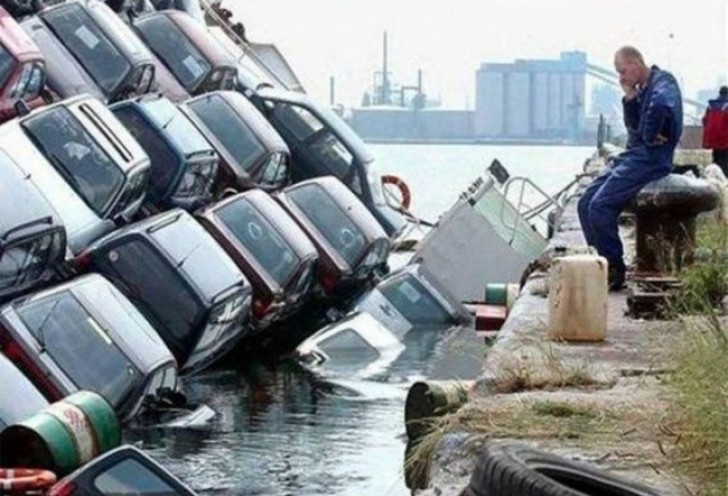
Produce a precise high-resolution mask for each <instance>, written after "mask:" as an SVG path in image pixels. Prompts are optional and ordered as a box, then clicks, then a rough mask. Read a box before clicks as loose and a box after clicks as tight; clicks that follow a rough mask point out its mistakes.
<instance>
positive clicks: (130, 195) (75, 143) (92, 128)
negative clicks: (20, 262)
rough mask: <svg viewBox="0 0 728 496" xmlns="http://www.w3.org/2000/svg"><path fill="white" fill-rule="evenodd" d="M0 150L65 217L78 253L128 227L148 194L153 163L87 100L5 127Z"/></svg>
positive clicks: (1, 130) (119, 126) (62, 104)
mask: <svg viewBox="0 0 728 496" xmlns="http://www.w3.org/2000/svg"><path fill="white" fill-rule="evenodd" d="M0 150H3V151H4V152H5V153H6V154H7V155H8V156H10V157H12V158H13V160H14V161H15V163H16V165H17V166H18V167H19V168H20V169H21V170H22V173H23V175H24V176H25V177H26V178H27V180H28V181H30V182H32V183H33V185H34V186H35V187H36V188H38V190H39V191H40V192H41V193H42V194H43V195H44V196H45V197H46V199H47V200H48V202H49V203H50V204H51V205H52V206H53V209H54V210H55V211H56V212H57V213H58V216H59V217H60V219H61V221H62V222H63V225H64V226H65V228H66V234H67V236H68V246H69V248H70V250H71V252H73V253H74V254H75V253H78V251H80V250H81V249H83V248H84V247H85V246H87V245H88V243H90V242H91V241H93V240H94V239H97V238H99V237H101V236H102V235H104V234H106V233H108V232H110V231H111V230H113V229H114V228H115V226H116V223H117V222H118V223H121V222H126V221H128V220H129V219H130V218H131V217H132V216H133V215H134V214H135V213H136V211H137V210H138V209H139V207H140V206H141V204H142V201H143V200H144V195H145V194H146V188H147V180H148V175H149V157H148V156H147V154H146V153H145V152H144V150H143V149H142V148H141V147H140V146H139V144H138V143H137V142H136V140H135V139H134V138H133V137H132V136H131V134H129V132H128V131H127V130H126V129H125V128H124V126H123V125H122V124H121V123H120V122H119V121H118V120H117V119H116V117H114V115H113V114H112V113H111V112H110V111H109V110H108V109H107V108H106V107H105V106H104V105H103V104H102V103H101V102H99V101H98V100H96V99H95V98H91V97H89V96H87V95H82V96H78V97H75V98H69V99H66V100H64V101H62V102H59V103H56V104H54V105H50V106H48V107H43V108H40V109H37V110H34V111H33V112H31V113H30V114H28V115H26V116H24V117H22V118H19V119H15V120H12V121H9V122H6V123H5V124H3V125H2V126H0Z"/></svg>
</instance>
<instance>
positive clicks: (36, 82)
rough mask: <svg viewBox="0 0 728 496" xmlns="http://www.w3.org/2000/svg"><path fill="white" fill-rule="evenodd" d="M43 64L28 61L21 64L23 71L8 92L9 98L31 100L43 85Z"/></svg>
mask: <svg viewBox="0 0 728 496" xmlns="http://www.w3.org/2000/svg"><path fill="white" fill-rule="evenodd" d="M44 71H45V70H44V68H43V64H41V63H40V62H28V63H26V64H24V65H23V72H22V73H21V74H20V77H19V78H18V81H17V82H16V83H15V85H14V86H13V89H12V90H11V92H10V97H11V98H17V99H22V100H32V99H34V98H36V97H37V96H38V94H39V93H40V90H41V88H42V86H43V74H44Z"/></svg>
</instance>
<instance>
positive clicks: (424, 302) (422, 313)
mask: <svg viewBox="0 0 728 496" xmlns="http://www.w3.org/2000/svg"><path fill="white" fill-rule="evenodd" d="M354 310H357V311H360V312H368V313H369V314H371V315H372V316H374V317H375V318H376V319H377V320H379V321H380V322H381V323H382V324H384V325H385V326H386V327H387V328H388V329H390V330H391V331H392V332H393V333H394V334H395V335H396V336H397V337H398V338H400V339H402V338H403V337H404V335H405V334H406V333H407V332H409V331H410V330H412V329H413V328H418V329H422V328H443V329H446V328H448V327H451V326H453V325H456V324H463V323H466V322H468V321H469V320H470V313H469V312H468V310H467V309H466V308H465V307H464V306H463V304H462V303H461V302H459V301H457V300H456V299H455V298H454V297H453V296H452V295H451V294H450V292H449V291H447V289H445V288H444V287H443V286H442V285H441V284H440V283H439V281H437V279H436V278H435V277H434V276H433V275H432V274H430V273H429V272H427V271H426V270H425V269H424V267H422V266H421V265H419V264H414V265H407V266H405V267H404V268H402V269H401V270H399V271H397V272H396V273H393V274H390V275H389V276H387V277H386V278H385V279H383V280H382V281H380V282H379V283H378V284H377V285H376V286H375V287H374V288H373V289H372V290H371V291H369V292H368V293H367V294H365V295H364V296H362V297H361V298H360V300H359V301H358V302H357V303H356V305H355V306H354Z"/></svg>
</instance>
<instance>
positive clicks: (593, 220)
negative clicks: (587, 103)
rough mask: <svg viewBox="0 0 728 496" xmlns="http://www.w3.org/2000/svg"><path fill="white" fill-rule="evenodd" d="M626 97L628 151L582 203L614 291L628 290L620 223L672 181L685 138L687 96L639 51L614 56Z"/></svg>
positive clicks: (589, 237) (582, 217)
mask: <svg viewBox="0 0 728 496" xmlns="http://www.w3.org/2000/svg"><path fill="white" fill-rule="evenodd" d="M614 67H615V69H616V71H617V73H619V83H620V84H621V85H622V90H623V91H624V97H623V98H622V105H623V107H624V124H625V127H626V128H627V132H628V138H627V147H626V150H625V151H624V152H622V153H621V154H620V155H618V156H617V157H615V159H614V161H613V164H612V166H611V167H610V168H609V169H608V170H607V171H606V173H604V174H603V175H602V176H600V177H598V178H597V179H595V180H594V182H593V183H591V184H590V185H589V187H587V189H586V191H584V194H583V196H582V197H581V199H580V200H579V221H580V222H581V227H582V230H583V232H584V237H585V238H586V242H587V244H588V245H590V246H594V247H595V248H596V249H597V251H598V252H599V254H600V255H602V256H603V257H604V258H606V259H607V261H608V262H609V289H610V290H612V291H618V290H620V289H622V288H623V287H624V282H625V271H626V268H625V265H624V259H623V255H624V249H623V247H622V241H621V240H620V239H619V231H618V229H619V228H618V224H617V222H618V218H619V214H620V213H621V212H622V209H624V207H625V206H626V205H627V204H628V203H629V202H630V201H631V200H632V199H633V198H634V197H635V196H636V195H637V193H638V192H639V190H640V189H642V187H643V186H644V185H645V184H647V183H649V182H651V181H654V180H656V179H659V178H661V177H664V176H666V175H668V174H669V173H670V171H671V169H672V160H673V155H674V152H675V147H676V146H677V143H678V141H679V140H680V135H681V134H682V123H683V114H682V95H681V94H680V88H679V87H678V84H677V81H675V78H674V77H673V75H672V74H670V73H669V72H666V71H663V70H662V69H660V68H658V67H657V66H654V65H653V66H652V67H648V66H647V65H645V61H644V59H643V58H642V54H641V53H640V52H639V51H638V50H637V49H636V48H634V47H631V46H624V47H622V48H620V49H619V50H617V53H616V54H615V56H614Z"/></svg>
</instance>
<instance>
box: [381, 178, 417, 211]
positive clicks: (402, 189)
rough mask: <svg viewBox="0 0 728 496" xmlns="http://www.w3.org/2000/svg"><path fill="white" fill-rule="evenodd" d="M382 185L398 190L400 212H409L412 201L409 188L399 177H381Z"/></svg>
mask: <svg viewBox="0 0 728 496" xmlns="http://www.w3.org/2000/svg"><path fill="white" fill-rule="evenodd" d="M382 184H393V185H395V186H397V188H399V193H400V195H402V201H401V203H400V207H399V208H400V210H409V207H410V202H411V201H412V194H411V193H410V189H409V186H407V183H406V182H404V181H403V180H402V178H401V177H397V176H393V175H384V176H382Z"/></svg>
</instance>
